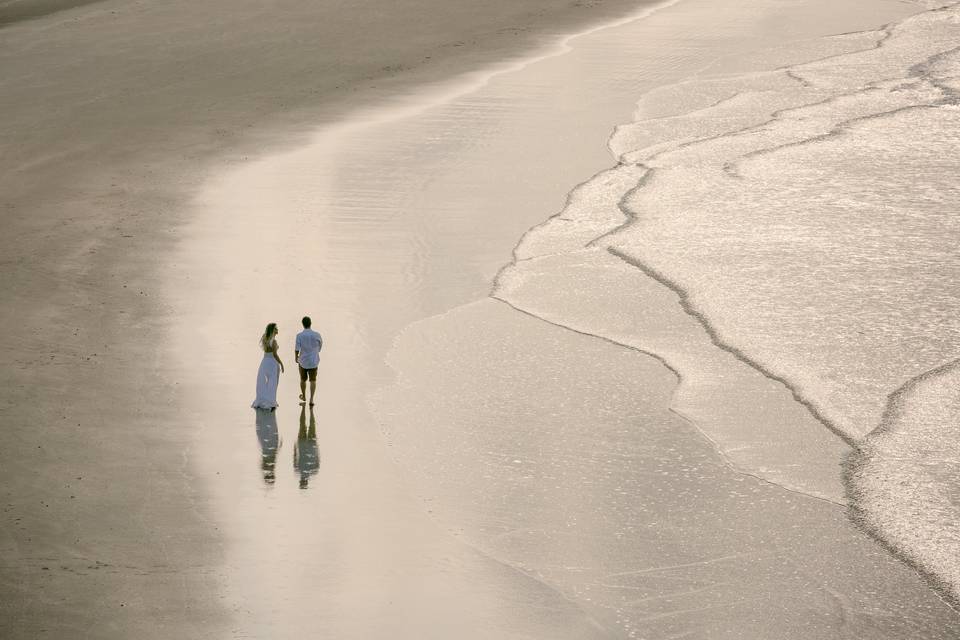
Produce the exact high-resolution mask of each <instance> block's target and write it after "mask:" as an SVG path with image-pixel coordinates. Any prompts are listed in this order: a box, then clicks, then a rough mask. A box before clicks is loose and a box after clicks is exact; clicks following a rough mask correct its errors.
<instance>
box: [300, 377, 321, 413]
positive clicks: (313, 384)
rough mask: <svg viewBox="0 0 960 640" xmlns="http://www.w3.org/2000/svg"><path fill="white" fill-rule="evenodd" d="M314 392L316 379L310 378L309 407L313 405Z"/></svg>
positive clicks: (315, 390)
mask: <svg viewBox="0 0 960 640" xmlns="http://www.w3.org/2000/svg"><path fill="white" fill-rule="evenodd" d="M301 385H302V383H301ZM316 392H317V381H316V380H311V381H310V406H311V407H312V406H313V394H315V393H316Z"/></svg>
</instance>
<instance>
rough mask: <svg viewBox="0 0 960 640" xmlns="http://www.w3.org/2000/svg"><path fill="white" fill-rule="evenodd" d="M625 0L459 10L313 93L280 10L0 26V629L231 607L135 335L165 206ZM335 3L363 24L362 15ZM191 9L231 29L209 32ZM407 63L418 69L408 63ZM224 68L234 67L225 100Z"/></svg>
mask: <svg viewBox="0 0 960 640" xmlns="http://www.w3.org/2000/svg"><path fill="white" fill-rule="evenodd" d="M422 4H428V3H422ZM447 4H448V5H449V4H450V3H447ZM635 4H636V3H634V2H614V3H608V4H606V5H602V6H598V7H595V8H592V9H589V10H580V9H576V8H575V7H572V5H571V6H567V5H564V6H563V7H561V8H560V10H559V11H557V10H555V8H553V7H551V8H550V9H549V11H546V12H545V13H542V14H539V15H538V14H537V3H536V2H530V3H524V4H522V5H519V4H517V3H511V5H510V6H511V9H510V10H509V11H507V12H505V13H503V15H501V16H499V17H495V16H494V15H493V12H491V13H489V14H487V18H486V19H484V17H483V12H482V11H479V12H478V11H474V14H475V15H477V17H479V18H481V19H480V20H478V23H477V24H476V25H467V24H462V25H459V27H458V26H457V25H456V24H451V25H449V28H445V29H441V30H439V31H438V32H437V34H436V35H435V36H429V35H428V36H426V37H419V38H414V39H412V40H411V42H410V44H409V45H402V46H401V49H403V47H406V49H405V50H406V51H407V53H406V54H405V55H401V56H399V58H400V59H401V61H402V64H401V68H399V69H397V68H396V67H395V66H390V65H395V64H396V62H397V59H398V56H396V55H394V53H392V52H391V51H389V50H388V51H386V52H385V53H383V54H378V53H377V52H374V53H373V54H372V55H369V56H366V57H364V56H354V57H353V59H351V61H352V63H353V64H352V65H347V66H346V67H344V68H345V69H346V72H345V73H340V74H339V76H338V75H337V74H333V75H332V76H330V77H329V78H330V81H329V82H327V81H326V80H324V81H323V82H321V81H320V79H321V78H322V77H323V74H325V73H327V69H326V67H325V64H324V63H323V60H322V58H320V57H318V56H315V55H314V56H313V58H312V61H311V57H310V49H311V46H302V45H301V44H299V43H298V42H296V41H291V42H288V43H284V42H283V41H280V40H277V38H276V35H275V32H276V30H277V29H278V28H279V29H283V28H285V27H288V26H289V27H290V32H291V33H296V32H297V31H298V30H299V32H301V33H303V32H307V33H309V32H310V30H311V28H312V27H311V26H310V24H309V23H306V24H299V25H295V26H291V25H294V23H293V22H292V20H293V18H291V17H289V16H285V15H284V14H283V11H278V13H276V14H274V15H272V16H265V17H264V19H262V20H260V22H259V24H257V23H255V22H251V20H256V19H258V12H259V8H258V6H257V3H248V4H247V5H237V4H236V3H230V6H229V8H228V9H227V11H226V13H224V12H223V11H222V10H223V9H225V7H224V6H222V5H221V4H218V3H213V2H204V3H180V4H178V5H169V3H168V5H167V6H165V7H157V6H154V7H148V6H145V5H142V4H134V5H131V4H129V3H122V2H115V1H109V0H107V1H103V2H97V3H93V4H90V5H87V6H85V7H77V8H74V9H71V10H69V11H63V12H60V13H57V14H53V15H47V16H44V17H40V18H37V19H32V20H29V21H24V22H19V23H14V24H6V25H4V26H3V29H2V34H3V38H4V44H5V51H4V54H3V56H4V61H5V69H6V70H7V72H8V73H7V74H6V75H5V78H4V79H3V81H0V86H2V88H3V94H4V96H5V104H4V110H5V114H6V116H7V118H6V122H5V125H4V127H5V128H4V130H3V131H2V133H4V134H5V135H4V142H3V152H4V165H5V167H6V168H7V171H4V172H3V176H4V177H3V178H0V186H2V189H3V192H4V198H3V201H2V203H0V206H2V211H3V215H4V216H5V225H6V228H7V231H8V233H6V234H5V236H4V240H3V241H2V247H3V249H2V250H3V254H4V258H5V262H6V263H7V265H8V270H7V272H6V275H7V277H5V278H4V282H3V286H2V289H3V293H4V299H5V303H4V305H3V306H2V311H0V317H2V319H3V321H4V323H5V325H6V326H7V327H9V328H10V330H9V331H7V332H5V334H4V337H3V338H2V341H0V344H2V347H3V349H4V351H5V352H6V353H7V355H8V362H9V364H8V366H7V367H5V368H4V371H3V378H2V381H3V383H4V385H3V386H4V389H6V392H5V393H4V394H3V397H2V398H0V406H2V408H3V409H2V411H3V418H4V421H5V423H7V424H12V425H23V426H22V427H21V428H19V429H17V430H16V431H15V432H14V433H13V434H12V437H13V440H12V442H11V443H10V446H9V447H8V448H7V449H6V450H5V451H6V454H4V455H3V457H2V459H3V462H2V464H0V469H3V475H2V484H3V487H4V489H5V494H6V496H5V497H6V501H5V513H6V515H7V517H8V518H9V522H10V523H11V526H10V527H8V528H6V530H5V534H4V535H3V536H2V538H0V548H2V549H4V555H5V557H6V558H7V559H8V560H7V562H6V564H7V570H6V577H7V580H6V581H5V586H4V587H3V589H2V592H0V593H2V596H3V597H2V598H0V602H2V603H3V604H2V605H0V619H2V620H3V622H4V626H5V628H6V630H7V632H8V633H9V635H10V637H11V638H19V637H23V638H32V637H35V636H36V635H37V634H38V633H42V632H45V633H48V634H50V635H51V636H53V637H69V636H72V635H75V633H76V631H77V629H88V628H96V629H97V635H98V637H117V638H128V637H132V636H137V637H144V638H147V637H168V636H169V635H173V634H179V635H188V636H190V635H193V636H200V635H204V636H210V635H218V634H219V632H218V631H215V630H217V629H219V630H222V631H223V632H224V634H226V633H227V630H228V629H230V628H231V621H230V620H231V617H232V616H233V615H234V614H233V612H231V611H230V610H229V609H228V608H226V607H224V606H223V604H222V601H220V600H219V599H218V589H219V587H218V586H217V585H219V584H220V583H221V576H222V564H223V557H222V550H223V544H224V535H225V534H224V532H223V531H222V530H218V529H217V527H216V525H215V523H212V522H211V520H210V510H209V506H208V505H207V496H206V495H205V494H204V493H203V492H202V490H201V488H200V485H199V484H198V483H197V478H196V474H195V473H194V472H193V470H192V468H191V467H192V463H191V465H190V466H186V462H185V461H186V458H185V457H184V451H188V452H189V451H190V450H191V442H192V440H193V436H192V434H191V425H190V422H189V417H188V416H185V415H184V413H183V411H182V410H181V409H178V408H176V407H179V406H181V405H182V404H183V397H182V396H183V391H182V389H183V384H182V380H178V378H177V376H176V375H171V371H172V370H173V368H172V367H173V365H172V362H171V360H172V359H171V349H170V347H168V344H167V343H166V342H165V341H164V342H163V343H160V342H158V341H157V340H156V336H160V335H165V334H166V333H167V331H168V328H169V312H170V307H169V303H168V302H167V301H166V300H164V299H163V297H162V295H161V289H162V287H161V282H160V280H159V279H158V278H160V277H161V276H162V275H163V273H164V271H165V270H166V269H167V268H168V267H167V265H166V262H167V260H168V256H171V255H173V254H174V247H175V245H176V243H177V242H179V237H180V234H181V233H182V229H183V225H184V224H185V223H186V222H187V221H188V218H187V213H188V212H187V209H186V208H185V204H184V203H185V202H187V201H188V199H189V198H190V197H191V194H192V193H194V192H195V191H196V189H197V188H199V186H200V185H201V184H202V183H203V182H204V181H205V180H206V179H207V177H208V176H209V175H210V174H211V173H212V172H214V171H218V170H220V168H222V167H224V166H230V165H231V164H233V165H236V164H239V163H243V162H245V161H246V158H247V157H250V156H253V155H255V154H258V153H264V152H266V151H267V150H271V149H272V150H277V149H282V148H284V147H285V146H289V145H296V144H298V140H297V138H298V137H299V135H300V133H301V132H302V131H303V128H304V127H305V126H307V125H306V123H310V125H309V126H311V127H313V126H315V124H316V122H317V121H321V122H322V121H325V120H326V121H331V120H334V119H336V118H337V117H339V116H340V115H342V114H343V113H345V112H346V111H347V110H348V109H350V108H352V107H353V106H355V105H356V104H357V103H360V102H364V101H368V100H373V99H383V98H384V97H385V96H388V95H391V94H393V93H397V90H398V89H399V88H402V87H407V90H409V89H410V88H411V87H414V86H417V85H422V84H425V83H429V82H432V81H436V80H438V79H442V78H445V77H448V76H449V75H451V74H456V73H460V72H462V71H463V70H469V69H471V68H474V67H476V66H477V65H478V64H480V63H482V62H483V61H484V60H490V61H492V60H499V59H501V58H502V57H503V56H504V53H505V52H509V51H514V52H519V51H524V50H528V49H529V48H530V47H532V46H537V43H538V42H540V39H541V38H549V37H550V34H551V33H553V32H555V31H558V30H559V31H562V30H564V29H567V28H569V26H570V25H573V24H577V23H578V22H595V21H602V20H603V19H604V16H605V15H608V14H609V13H617V12H618V11H621V12H622V11H626V10H627V9H628V8H629V7H631V6H634V5H635ZM286 8H288V9H289V8H290V7H286ZM322 8H323V7H322V6H320V5H318V7H317V11H318V12H320V11H322ZM356 9H357V11H358V12H359V13H360V15H361V16H362V13H363V11H364V10H365V9H364V7H363V6H362V4H361V5H358V6H357V7H356ZM447 9H450V7H447V8H446V9H445V10H447ZM525 11H526V13H525ZM205 14H209V15H211V16H212V15H218V16H219V18H218V21H219V23H221V24H224V27H223V28H224V29H227V28H234V29H236V30H237V32H238V36H237V37H235V38H233V39H232V40H231V39H229V38H225V39H223V38H222V39H219V40H218V39H217V38H213V39H212V40H211V39H210V37H209V34H208V33H207V32H206V29H205V28H204V26H203V25H204V22H203V20H204V16H205ZM333 17H334V18H336V17H337V16H336V15H334V16H333ZM383 17H385V18H386V21H385V20H383V19H380V20H379V22H377V27H376V28H375V29H374V31H373V32H372V33H373V34H374V35H376V34H377V31H376V29H381V32H380V35H382V36H383V37H384V38H385V39H384V42H386V43H388V44H389V43H390V42H394V43H399V42H400V40H397V39H394V40H391V37H393V36H392V35H391V31H390V30H391V26H390V23H389V20H390V19H391V17H390V14H389V13H387V14H385V15H384V16H381V18H383ZM393 19H395V20H396V21H398V22H399V27H398V29H399V30H400V31H401V32H402V31H403V29H404V28H407V27H404V26H403V25H404V24H406V23H405V22H404V20H402V19H400V18H398V17H397V16H393ZM440 19H441V20H442V19H443V17H442V16H441V17H440ZM498 21H500V22H502V23H503V24H501V25H499V26H498ZM302 22H303V21H301V23H302ZM325 22H326V25H327V26H324V25H322V24H321V25H318V26H317V29H319V30H320V31H321V32H322V30H323V29H324V28H333V29H336V28H337V21H336V19H334V20H329V19H328V20H326V21H325ZM461 27H462V28H461ZM500 27H503V28H509V31H501V30H500ZM346 28H347V29H348V30H349V28H350V27H349V26H347V27H346ZM190 29H193V30H194V32H196V33H199V34H200V35H199V36H197V38H196V44H195V45H194V44H190V43H189V42H184V43H183V47H182V48H178V47H177V46H175V42H176V41H175V38H178V37H181V36H183V35H184V33H186V34H187V35H189V33H190ZM407 30H408V31H409V28H408V29H407ZM485 30H486V31H485ZM494 32H495V33H494ZM165 33H169V34H171V36H170V39H167V38H165V37H164V36H165ZM490 33H493V36H492V37H488V36H489V35H490ZM258 34H259V36H262V37H264V38H265V39H266V41H267V42H271V43H272V44H271V46H272V49H271V50H270V51H269V53H270V59H269V60H261V59H260V57H259V56H257V55H255V54H256V53H257V50H256V48H255V47H252V46H251V45H250V44H249V43H250V42H252V43H256V42H258V41H259V38H258ZM244 36H247V37H248V41H247V42H244V40H243V38H244ZM251 38H252V39H251ZM341 40H342V39H341ZM336 42H337V41H336V39H334V42H333V44H332V45H331V46H333V48H334V49H333V50H336V46H339V45H337V44H336ZM356 46H358V47H363V44H362V43H358V44H357V45H356ZM312 48H313V49H314V50H316V45H315V44H313V45H312ZM392 51H393V52H396V51H397V49H396V46H394V48H393V50H392ZM104 53H109V54H110V55H109V57H106V58H105V57H103V55H104ZM378 55H380V57H381V58H382V59H383V60H384V63H383V64H382V65H378V64H377V56H378ZM424 56H426V58H430V59H431V60H432V62H431V61H426V66H425V67H419V66H418V65H420V64H422V63H424V61H425V58H424ZM305 61H306V62H305ZM188 63H189V64H188ZM271 65H273V67H275V68H276V70H278V72H277V73H271V72H270V71H269V70H270V68H271ZM231 69H232V70H233V71H232V73H235V74H236V73H238V72H239V71H242V72H243V76H237V79H238V80H240V81H241V82H244V80H243V78H244V77H245V78H246V80H245V83H246V88H244V86H243V85H240V86H238V85H236V84H235V80H233V79H232V78H231V77H230V76H229V75H228V74H229V73H230V72H231ZM351 73H352V74H353V79H352V80H351V79H350V74H351ZM204 78H206V79H208V80H209V82H206V83H203V82H202V80H203V79H204ZM197 80H200V81H201V82H196V81H197ZM324 82H326V84H324ZM318 87H319V88H318ZM324 87H326V88H325V89H324ZM257 88H258V89H259V91H260V93H259V94H257V93H253V94H251V90H252V89H257ZM318 91H319V92H320V94H321V97H322V99H320V100H318V99H317V97H316V96H317V95H318ZM323 92H326V93H327V95H325V96H323V95H322V94H323ZM331 96H332V97H333V98H334V99H333V100H332V101H331V100H330V98H331ZM378 97H379V98H378ZM37 105H44V107H43V108H42V109H41V108H38V107H37ZM64 334H66V336H67V338H68V340H67V344H63V343H62V338H63V335H64ZM145 336H147V337H148V339H147V340H146V341H144V337H145ZM151 336H152V338H150V337H151ZM172 344H174V345H180V346H179V347H177V346H174V348H173V351H174V352H175V351H176V350H177V349H184V348H185V349H188V350H193V349H194V345H192V344H191V340H190V339H189V338H188V339H187V340H186V342H184V341H183V339H180V340H174V341H173V342H172ZM38 354H39V363H38ZM198 357H200V358H203V355H202V354H200V355H198ZM49 390H58V391H57V392H56V393H52V394H51V393H50V392H49ZM34 425H39V427H38V428H33V426H34ZM131 516H132V517H131ZM174 541H175V546H174V547H173V549H175V550H173V549H171V548H169V547H168V545H170V544H171V542H174ZM145 542H146V544H145Z"/></svg>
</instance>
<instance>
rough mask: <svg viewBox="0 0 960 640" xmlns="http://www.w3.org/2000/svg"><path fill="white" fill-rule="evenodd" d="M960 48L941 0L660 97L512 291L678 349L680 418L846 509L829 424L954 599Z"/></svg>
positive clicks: (879, 526)
mask: <svg viewBox="0 0 960 640" xmlns="http://www.w3.org/2000/svg"><path fill="white" fill-rule="evenodd" d="M958 42H960V9H958V8H957V7H956V6H947V7H942V8H935V9H931V10H928V11H925V12H923V13H920V14H918V15H916V16H913V17H911V18H908V19H906V20H904V21H902V22H900V23H897V24H894V25H890V26H887V27H885V28H883V29H879V30H877V31H873V32H863V33H854V34H843V35H840V36H835V37H833V38H826V39H823V40H822V41H820V46H821V48H822V49H821V50H822V51H823V55H822V56H820V59H818V60H815V61H813V62H807V63H803V64H778V63H777V62H778V61H783V60H787V61H789V60H791V59H796V58H802V57H803V56H804V55H805V56H806V59H808V60H809V59H811V58H813V57H815V56H811V55H809V53H810V52H809V51H805V52H796V51H791V50H790V47H784V49H783V50H778V51H774V52H768V60H767V61H752V63H751V64H747V65H746V66H747V67H749V70H747V71H745V72H743V73H733V74H724V75H716V76H705V77H704V78H702V79H700V80H696V81H690V82H686V83H683V84H682V85H674V86H671V87H665V88H662V89H660V90H658V91H657V92H654V93H652V94H650V95H647V96H645V97H644V98H643V99H642V100H641V101H640V103H639V104H638V109H637V112H636V119H635V120H634V121H633V122H630V123H626V124H624V125H621V126H620V127H618V128H617V130H616V132H615V134H614V136H613V137H612V139H611V141H610V148H611V150H612V151H613V152H614V154H615V156H616V158H617V160H618V162H617V164H616V165H615V166H614V167H612V168H611V169H610V170H608V171H606V172H602V173H600V174H598V175H597V176H595V177H594V178H592V179H591V180H589V181H587V182H586V183H584V184H583V185H581V186H580V187H579V188H578V189H577V190H576V191H575V192H574V193H573V194H572V195H571V197H570V200H569V202H568V205H567V207H566V208H565V209H564V210H563V211H562V212H561V213H560V214H558V215H557V216H555V217H553V218H551V219H550V220H548V221H547V222H546V223H544V224H542V225H541V226H540V227H538V228H535V229H533V230H531V232H530V233H528V234H527V235H526V236H525V237H524V239H523V241H522V242H521V243H520V245H519V246H518V247H517V250H516V252H515V254H516V255H515V258H516V260H515V262H514V263H513V264H512V265H510V266H509V267H507V268H506V269H505V270H504V271H503V272H502V273H501V275H500V277H499V279H498V282H497V286H496V288H495V291H494V295H495V297H498V298H500V299H503V300H505V301H507V302H509V303H510V304H512V305H514V306H515V307H517V308H520V309H522V310H524V311H527V312H529V313H532V314H534V315H538V316H540V317H543V318H545V319H548V320H550V321H551V322H554V323H555V324H560V325H563V326H568V327H570V328H573V329H576V330H578V331H582V332H586V333H592V334H594V335H599V336H602V337H605V338H608V339H610V340H613V341H615V342H618V343H621V344H626V345H629V346H633V347H635V348H638V349H642V350H646V351H649V352H652V353H654V354H656V355H658V356H660V357H662V358H663V359H664V361H665V362H667V364H668V365H669V366H671V367H672V368H674V369H675V370H676V371H677V373H678V375H679V376H680V377H681V379H682V382H683V384H682V385H681V389H680V391H679V392H678V396H677V398H676V399H675V407H676V408H677V410H678V411H680V412H682V413H683V414H684V415H686V416H688V417H690V418H691V419H692V420H693V421H694V422H695V423H696V424H697V425H698V427H699V428H700V429H701V430H702V431H703V432H704V433H705V435H707V436H708V437H709V438H710V439H711V440H712V441H713V442H714V443H715V444H716V446H717V447H718V449H719V450H720V451H721V452H722V453H724V455H725V456H726V457H727V458H728V459H729V460H730V462H731V464H733V465H735V466H737V467H738V468H740V469H741V470H743V471H745V472H747V473H752V474H755V475H759V476H761V477H763V478H766V479H768V480H770V481H773V482H777V483H779V484H782V485H783V486H786V487H788V488H791V489H794V490H798V491H802V492H806V493H810V494H812V495H819V496H821V497H825V498H827V499H836V495H835V492H834V491H833V489H832V488H831V487H830V486H828V485H824V484H822V483H818V481H817V478H821V477H822V476H823V467H824V465H825V464H826V463H825V460H833V461H834V464H835V461H836V456H837V455H838V454H837V452H838V451H840V450H841V449H842V448H841V449H838V448H835V447H834V448H831V446H830V445H829V443H827V444H825V443H824V440H823V437H822V434H823V433H826V430H825V429H824V428H823V427H824V426H825V427H827V428H829V429H830V430H831V431H833V432H834V433H835V434H836V435H837V436H838V437H839V439H840V440H842V441H843V442H845V443H846V445H847V446H849V447H851V448H852V450H854V451H856V454H855V455H854V456H853V458H851V460H850V462H849V472H848V475H847V481H848V495H849V497H850V500H851V501H852V503H853V506H854V509H855V510H856V513H857V514H858V519H859V520H860V521H862V522H863V523H864V524H865V525H866V527H867V528H868V529H869V530H870V531H871V532H872V533H873V534H874V535H875V536H877V537H878V538H880V539H882V540H883V541H884V542H886V543H887V544H888V545H889V546H891V547H892V548H894V549H895V550H896V551H897V552H898V553H899V554H901V555H902V556H903V557H906V558H908V559H909V560H911V561H912V562H913V564H914V565H915V566H917V567H919V568H921V569H922V570H923V571H924V572H925V573H927V574H928V575H930V576H936V580H937V581H939V583H940V584H941V585H942V586H943V587H944V593H946V594H947V595H949V596H950V597H952V598H954V599H957V597H958V594H960V563H958V561H957V558H960V531H958V530H957V528H956V526H955V523H956V522H958V521H960V508H958V504H960V500H958V492H957V490H956V486H957V482H956V480H957V477H958V470H960V455H958V453H957V451H958V449H957V447H958V442H960V438H958V434H957V433H956V423H957V411H958V410H957V408H956V406H957V401H956V398H955V395H956V394H955V391H954V389H955V388H956V381H955V380H953V378H955V377H957V375H958V374H956V373H955V372H954V368H953V367H947V368H943V366H944V364H945V363H948V362H951V361H952V360H953V359H954V358H956V357H957V355H958V349H957V346H956V345H957V344H958V343H960V295H958V291H957V288H956V285H955V282H956V281H957V279H958V276H960V260H958V258H957V255H956V240H957V238H958V237H960V219H958V218H957V217H956V212H957V210H958V207H960V189H958V187H957V186H956V179H955V176H956V175H957V173H958V169H960V160H958V154H957V152H958V150H960V133H958V132H960V93H958V88H960V80H958V78H960V48H958V47H957V43H958ZM801 54H802V55H801ZM627 271H634V272H637V271H639V272H642V274H643V275H644V276H646V277H648V278H652V279H654V280H656V281H659V282H660V283H661V284H663V285H666V286H667V287H668V288H669V289H671V290H672V291H673V292H674V293H675V294H677V295H678V296H679V298H680V301H681V303H682V304H683V305H684V307H685V309H686V310H687V311H688V313H689V314H690V315H691V317H693V318H695V319H696V320H697V321H699V322H700V323H701V324H702V325H703V327H704V328H705V329H706V333H707V336H708V337H709V339H710V342H711V343H712V345H713V346H714V348H713V349H712V352H713V353H716V352H717V351H718V349H716V347H720V348H721V349H722V350H723V353H724V356H723V357H721V356H707V355H705V354H708V353H711V350H710V349H706V348H704V347H703V345H692V346H691V345H690V344H689V341H687V342H684V343H679V342H677V340H674V341H673V342H671V341H670V331H669V330H664V331H662V332H661V333H659V334H657V335H651V334H650V333H649V332H647V328H648V327H649V326H650V324H649V323H645V318H644V314H645V313H647V312H645V311H644V310H643V306H644V305H643V302H642V300H640V301H638V300H637V293H636V289H631V287H633V286H634V284H633V283H634V282H635V278H633V279H631V276H628V275H626V272H627ZM559 289H563V290H566V291H569V292H570V295H569V296H562V295H561V296H551V295H546V294H544V293H543V292H544V291H548V290H549V291H556V290H559ZM597 291H604V292H606V293H604V294H603V295H601V296H598V294H597V293H596V292H597ZM578 296H579V300H580V304H575V303H574V302H572V301H571V300H572V299H573V298H577V297H578ZM587 296H589V297H590V298H589V300H590V303H589V304H583V300H585V299H586V297H587ZM601 298H603V300H605V302H603V301H602V300H601ZM617 300H619V301H620V302H615V301H617ZM674 337H675V336H674ZM685 340H686V339H685ZM744 368H752V370H753V371H754V373H757V372H759V374H758V375H759V378H754V379H749V376H748V375H747V374H746V373H745V372H744ZM931 372H936V373H931ZM910 381H913V382H910ZM729 383H733V384H734V385H736V386H739V387H740V388H741V389H747V390H748V392H749V394H753V400H751V399H749V398H744V397H743V394H741V395H740V397H736V396H735V395H733V394H729V393H728V394H724V393H723V392H721V391H719V390H720V389H722V388H725V384H726V386H727V387H729ZM905 384H906V386H905V387H904V385H905ZM901 387H903V388H901ZM778 391H779V395H778ZM891 394H892V395H891ZM791 395H792V396H794V397H795V399H796V400H799V402H800V403H801V404H802V405H804V406H805V407H806V409H803V410H802V413H803V414H804V416H798V415H796V413H793V414H790V412H791V409H790V407H791V406H793V407H794V408H796V407H800V406H801V405H799V404H797V402H795V401H794V397H790V396H791ZM888 404H889V406H888ZM763 410H765V411H766V414H765V415H761V413H762V412H763ZM814 418H816V420H814ZM811 421H812V422H813V423H814V424H813V425H811ZM817 429H819V430H820V436H818V435H817V433H816V430H817ZM829 473H830V472H828V475H829ZM835 473H836V475H837V476H838V477H839V471H838V470H837V471H836V472H835ZM908 504H909V505H910V506H909V507H907V506H906V505H908ZM918 514H922V517H920V516H918Z"/></svg>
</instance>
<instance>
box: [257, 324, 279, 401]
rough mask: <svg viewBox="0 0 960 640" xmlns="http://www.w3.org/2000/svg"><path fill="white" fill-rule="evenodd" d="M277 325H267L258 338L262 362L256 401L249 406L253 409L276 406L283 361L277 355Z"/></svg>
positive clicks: (258, 375)
mask: <svg viewBox="0 0 960 640" xmlns="http://www.w3.org/2000/svg"><path fill="white" fill-rule="evenodd" d="M277 333H279V332H278V331H277V323H276V322H271V323H270V324H268V325H267V328H266V330H265V331H264V332H263V336H261V338H260V347H261V348H262V349H263V360H261V361H260V369H259V370H258V371H257V399H256V400H254V401H253V404H252V405H251V406H252V407H253V408H254V409H270V410H271V411H273V410H274V409H276V408H277V407H278V406H279V405H277V384H278V383H279V382H280V374H281V373H283V361H282V360H280V356H278V355H277Z"/></svg>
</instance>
